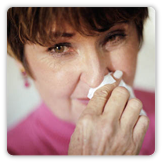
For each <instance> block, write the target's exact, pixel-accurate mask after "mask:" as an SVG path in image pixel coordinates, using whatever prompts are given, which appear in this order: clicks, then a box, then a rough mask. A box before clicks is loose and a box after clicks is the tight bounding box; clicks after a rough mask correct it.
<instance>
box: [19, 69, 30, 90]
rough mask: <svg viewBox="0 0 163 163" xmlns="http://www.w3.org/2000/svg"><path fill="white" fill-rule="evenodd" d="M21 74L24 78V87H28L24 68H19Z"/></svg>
mask: <svg viewBox="0 0 163 163" xmlns="http://www.w3.org/2000/svg"><path fill="white" fill-rule="evenodd" d="M21 74H22V76H23V79H24V86H25V87H26V88H28V87H29V86H30V83H29V81H28V75H27V73H26V71H25V70H24V69H21Z"/></svg>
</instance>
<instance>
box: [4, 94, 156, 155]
mask: <svg viewBox="0 0 163 163" xmlns="http://www.w3.org/2000/svg"><path fill="white" fill-rule="evenodd" d="M135 94H136V96H137V97H138V98H139V99H140V100H141V101H142V102H143V106H144V110H145V111H146V112H147V115H148V117H149V119H150V125H149V129H148V131H147V133H146V136H145V138H144V142H143V145H142V149H141V151H140V155H151V154H153V153H154V150H155V94H154V93H149V92H143V91H135ZM74 129H75V125H73V124H71V123H67V122H65V121H62V120H60V119H58V118H57V117H56V116H55V115H53V114H52V112H51V111H50V110H49V109H48V108H47V106H45V104H44V103H42V104H41V105H40V106H39V107H38V108H37V109H36V110H35V111H33V112H32V113H31V114H30V115H29V116H28V117H27V118H25V119H24V120H22V121H21V122H20V123H19V124H18V125H17V126H15V127H14V128H12V129H10V130H9V131H8V133H7V150H8V153H9V154H11V155H67V154H68V146H69V142H70V137H71V135H72V133H73V131H74Z"/></svg>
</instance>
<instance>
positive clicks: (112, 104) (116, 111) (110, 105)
mask: <svg viewBox="0 0 163 163" xmlns="http://www.w3.org/2000/svg"><path fill="white" fill-rule="evenodd" d="M129 96H130V94H129V92H128V90H127V89H126V88H124V87H117V88H115V89H114V90H113V92H112V94H111V96H110V98H109V100H108V102H107V104H106V106H105V109H104V114H107V116H108V118H109V119H116V120H119V119H120V116H121V114H122V112H123V110H124V108H125V105H126V103H127V101H128V99H129Z"/></svg>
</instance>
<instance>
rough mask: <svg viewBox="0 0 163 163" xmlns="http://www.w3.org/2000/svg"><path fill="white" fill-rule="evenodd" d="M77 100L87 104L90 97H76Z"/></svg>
mask: <svg viewBox="0 0 163 163" xmlns="http://www.w3.org/2000/svg"><path fill="white" fill-rule="evenodd" d="M77 100H78V101H79V102H81V103H82V104H84V105H88V103H89V100H90V99H89V98H77Z"/></svg>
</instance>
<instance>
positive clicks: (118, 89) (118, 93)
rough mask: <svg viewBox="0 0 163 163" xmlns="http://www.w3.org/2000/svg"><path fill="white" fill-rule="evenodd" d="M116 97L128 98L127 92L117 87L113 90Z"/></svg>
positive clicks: (123, 88)
mask: <svg viewBox="0 0 163 163" xmlns="http://www.w3.org/2000/svg"><path fill="white" fill-rule="evenodd" d="M113 92H114V93H116V94H117V95H118V96H127V97H129V95H130V94H129V91H128V90H127V89H126V88H125V87H121V86H118V87H116V88H115V89H114V90H113Z"/></svg>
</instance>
